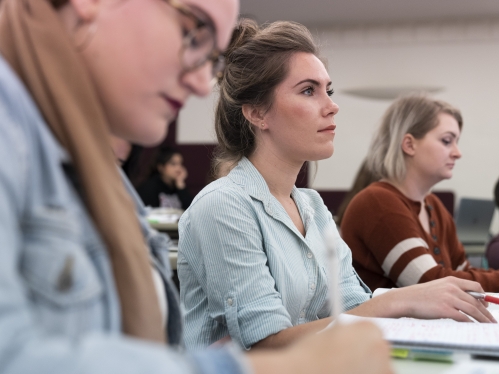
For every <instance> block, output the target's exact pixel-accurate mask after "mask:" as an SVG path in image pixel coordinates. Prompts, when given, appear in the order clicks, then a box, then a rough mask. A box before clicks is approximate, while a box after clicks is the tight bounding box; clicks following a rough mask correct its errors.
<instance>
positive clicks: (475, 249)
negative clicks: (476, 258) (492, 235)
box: [463, 243, 485, 256]
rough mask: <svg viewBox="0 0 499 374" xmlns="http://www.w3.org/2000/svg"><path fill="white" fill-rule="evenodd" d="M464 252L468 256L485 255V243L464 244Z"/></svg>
mask: <svg viewBox="0 0 499 374" xmlns="http://www.w3.org/2000/svg"><path fill="white" fill-rule="evenodd" d="M463 247H464V251H465V252H466V254H467V255H482V256H483V255H484V254H485V243H484V244H463Z"/></svg>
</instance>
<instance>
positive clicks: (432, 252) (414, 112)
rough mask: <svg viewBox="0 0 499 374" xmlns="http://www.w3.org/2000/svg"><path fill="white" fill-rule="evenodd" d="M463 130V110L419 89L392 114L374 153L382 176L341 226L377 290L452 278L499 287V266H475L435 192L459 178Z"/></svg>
mask: <svg viewBox="0 0 499 374" xmlns="http://www.w3.org/2000/svg"><path fill="white" fill-rule="evenodd" d="M461 129H462V117H461V113H460V112H459V110H457V109H455V108H453V107H452V106H450V105H449V104H447V103H445V102H442V101H438V100H434V99H431V98H429V97H427V96H424V95H420V94H417V95H409V96H405V97H402V98H400V99H398V100H397V101H395V102H394V103H393V104H392V105H391V106H390V107H389V108H388V110H387V111H386V113H385V115H384V117H383V119H382V123H381V126H380V127H379V129H378V131H377V133H376V134H375V136H374V139H373V142H372V144H371V147H370V150H369V153H368V157H367V160H368V167H369V168H370V169H371V170H372V171H373V172H374V173H376V174H378V175H379V177H380V178H381V180H380V181H379V182H375V183H373V184H371V185H370V186H369V187H367V188H366V189H364V190H363V191H361V192H360V193H359V194H358V195H357V196H356V197H355V198H354V199H353V200H352V202H351V203H350V205H349V206H348V208H347V210H346V212H345V215H344V218H343V222H342V225H341V229H342V236H343V239H344V240H345V241H346V243H347V244H348V245H349V247H350V248H351V250H352V253H353V265H354V267H355V269H356V270H357V272H358V273H359V275H360V277H361V278H362V280H364V282H365V283H366V284H367V285H368V286H369V287H370V288H371V290H375V289H376V288H379V287H388V288H389V287H403V286H410V285H413V284H417V283H422V282H427V281H430V280H433V279H438V278H443V277H446V276H449V275H452V276H455V277H459V278H463V279H470V280H474V281H477V282H479V283H481V285H482V287H483V288H484V289H485V290H486V291H489V292H499V271H487V270H483V269H473V268H472V267H471V266H470V264H469V263H468V261H467V259H466V254H465V252H464V248H463V246H462V244H461V243H460V242H459V240H458V238H457V233H456V227H455V224H454V221H453V219H452V216H451V215H450V214H449V212H448V211H447V210H446V209H445V207H444V206H443V204H442V203H441V202H440V200H439V199H438V198H437V197H436V196H435V195H433V194H432V193H431V192H430V191H431V189H432V188H433V187H434V186H435V185H436V184H437V183H438V182H440V181H442V180H444V179H449V178H451V177H452V170H453V168H454V165H455V163H456V161H457V160H458V159H459V158H460V157H461V152H460V150H459V148H458V145H457V143H458V140H459V137H460V134H461Z"/></svg>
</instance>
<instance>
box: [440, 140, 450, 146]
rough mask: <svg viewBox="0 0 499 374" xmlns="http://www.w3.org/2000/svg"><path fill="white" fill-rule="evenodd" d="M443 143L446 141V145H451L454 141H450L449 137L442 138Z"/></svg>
mask: <svg viewBox="0 0 499 374" xmlns="http://www.w3.org/2000/svg"><path fill="white" fill-rule="evenodd" d="M442 143H444V144H445V145H450V143H452V141H450V140H449V139H442Z"/></svg>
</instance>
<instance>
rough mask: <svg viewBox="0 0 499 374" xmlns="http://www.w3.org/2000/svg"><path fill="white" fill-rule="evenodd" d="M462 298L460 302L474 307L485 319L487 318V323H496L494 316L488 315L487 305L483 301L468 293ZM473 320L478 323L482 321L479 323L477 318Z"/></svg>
mask: <svg viewBox="0 0 499 374" xmlns="http://www.w3.org/2000/svg"><path fill="white" fill-rule="evenodd" d="M463 296H464V297H463V298H462V300H463V301H465V302H467V303H468V304H471V305H474V306H475V307H476V308H477V309H478V310H479V311H480V312H481V314H483V315H484V316H485V317H487V319H488V321H487V322H494V323H497V321H496V319H495V318H494V316H493V315H492V313H490V311H489V310H488V309H487V306H488V304H489V303H487V302H485V301H484V300H477V299H475V298H474V297H473V296H471V295H470V294H468V293H464V294H463ZM484 304H485V305H484ZM463 312H464V310H463ZM468 314H469V313H468ZM470 315H471V314H470ZM471 316H472V317H473V318H475V316H473V315H471ZM475 319H476V320H477V321H479V322H483V321H480V320H479V319H478V318H475Z"/></svg>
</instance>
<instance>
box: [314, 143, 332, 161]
mask: <svg viewBox="0 0 499 374" xmlns="http://www.w3.org/2000/svg"><path fill="white" fill-rule="evenodd" d="M333 153H334V146H333V145H332V144H331V146H330V147H327V148H324V149H321V150H320V152H317V153H316V154H315V155H314V156H315V157H313V159H310V161H321V160H326V159H328V158H330V157H331V156H332V155H333Z"/></svg>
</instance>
